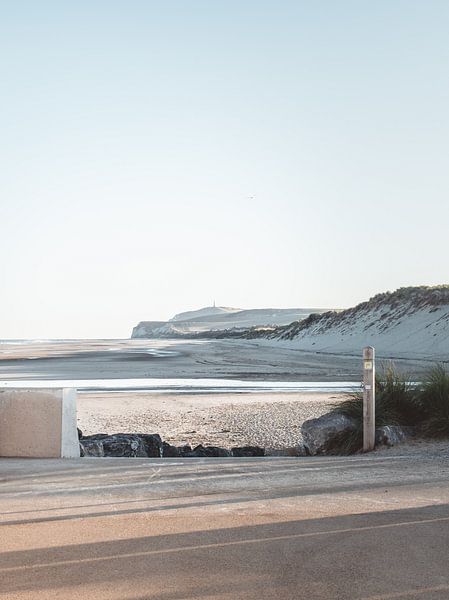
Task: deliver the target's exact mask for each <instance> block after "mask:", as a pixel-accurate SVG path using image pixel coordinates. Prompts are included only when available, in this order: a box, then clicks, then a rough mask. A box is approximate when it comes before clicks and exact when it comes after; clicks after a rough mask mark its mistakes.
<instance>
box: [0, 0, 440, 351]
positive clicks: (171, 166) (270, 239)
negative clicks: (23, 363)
mask: <svg viewBox="0 0 449 600" xmlns="http://www.w3.org/2000/svg"><path fill="white" fill-rule="evenodd" d="M448 29H449V4H448V3H447V2H444V1H442V0H429V2H426V3H423V2H419V1H414V0H410V1H406V0H379V2H376V3H372V2H359V3H355V2H353V1H349V0H342V1H341V2H338V3H334V2H331V1H330V0H324V1H323V2H320V3H314V2H310V1H309V2H303V1H296V0H295V1H293V0H280V1H277V2H274V1H266V0H260V1H255V0H247V1H246V2H241V1H236V0H229V1H227V2H214V3H208V2H204V1H198V0H189V2H187V3H186V2H181V1H177V0H173V1H172V2H170V3H162V2H155V1H143V0H130V1H128V2H126V3H125V2H120V1H118V0H111V1H108V2H106V1H105V0H93V1H92V2H84V1H81V2H77V3H75V2H68V3H60V2H56V0H52V1H51V0H42V1H41V2H39V3H36V2H31V0H28V1H24V0H17V2H14V3H6V2H5V3H0V67H1V73H2V78H1V86H2V94H1V96H0V108H1V111H0V126H1V131H2V146H1V148H0V158H1V164H2V169H1V170H0V197H1V199H2V203H1V206H2V216H1V219H0V229H1V231H0V244H1V252H2V261H1V264H2V279H3V282H4V284H3V289H2V297H1V299H0V303H1V309H2V310H1V316H0V319H1V321H0V339H21V338H22V339H23V338H27V339H32V338H38V339H39V338H40V339H48V338H122V337H128V336H129V335H130V334H131V329H132V327H133V326H134V325H136V324H137V323H138V322H139V321H142V320H167V319H168V318H170V317H172V316H173V315H175V314H176V313H179V312H184V311H188V310H195V309H198V308H201V307H203V306H207V305H208V304H211V303H212V301H213V299H214V298H215V300H216V302H217V304H220V305H222V306H236V307H240V308H265V307H273V308H289V307H317V308H326V307H330V308H345V307H349V306H353V305H355V304H357V303H359V302H362V301H364V300H367V299H368V298H369V297H371V296H373V295H374V294H376V293H379V292H384V291H387V290H390V291H393V290H395V289H397V288H399V287H403V286H408V285H437V284H441V283H446V282H447V281H448V280H449V272H448V268H447V254H448V252H447V224H448V222H449V202H448V199H447V197H448V192H449V170H448V168H447V165H448V158H449V148H448V146H449V116H448V110H447V106H448V103H449V77H448V73H449V41H448V37H447V31H448Z"/></svg>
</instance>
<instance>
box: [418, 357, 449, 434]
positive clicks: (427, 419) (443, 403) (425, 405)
mask: <svg viewBox="0 0 449 600" xmlns="http://www.w3.org/2000/svg"><path fill="white" fill-rule="evenodd" d="M418 402H419V409H420V412H421V414H422V420H423V424H422V432H423V434H424V435H426V436H429V437H435V438H442V437H449V373H448V372H447V371H446V370H445V368H444V367H443V366H442V365H436V366H434V367H433V368H432V369H431V370H430V371H429V372H428V373H427V376H426V378H425V380H424V382H423V384H422V387H421V390H420V393H419V397H418Z"/></svg>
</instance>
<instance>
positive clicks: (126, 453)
mask: <svg viewBox="0 0 449 600" xmlns="http://www.w3.org/2000/svg"><path fill="white" fill-rule="evenodd" d="M80 444H81V445H82V446H83V449H84V456H111V457H128V458H136V457H138V458H148V457H149V458H160V457H161V456H162V440H161V438H160V436H159V435H157V434H145V433H114V434H107V433H98V434H95V435H89V436H85V437H82V438H81V440H80ZM100 448H101V449H102V452H103V453H102V454H101V453H100V452H101V450H100Z"/></svg>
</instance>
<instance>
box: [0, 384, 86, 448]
mask: <svg viewBox="0 0 449 600" xmlns="http://www.w3.org/2000/svg"><path fill="white" fill-rule="evenodd" d="M79 455H80V453H79V443H78V434H77V430H76V390H74V389H62V388H56V389H7V390H5V389H4V390H0V456H16V457H35V458H76V457H79Z"/></svg>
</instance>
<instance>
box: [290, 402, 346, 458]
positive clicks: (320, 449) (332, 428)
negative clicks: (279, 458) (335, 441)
mask: <svg viewBox="0 0 449 600" xmlns="http://www.w3.org/2000/svg"><path fill="white" fill-rule="evenodd" d="M355 429H356V422H355V421H354V419H351V418H350V417H347V416H346V415H342V414H341V413H334V412H330V413H326V414H325V415H322V416H321V417H318V418H317V419H309V420H308V421H304V423H303V424H302V427H301V433H302V437H303V441H304V446H305V448H306V451H307V452H308V453H309V454H311V455H312V456H313V455H315V454H325V453H326V448H327V447H328V446H329V443H330V441H331V440H332V438H333V437H334V436H336V435H337V434H344V433H345V432H347V433H350V432H351V431H354V430H355Z"/></svg>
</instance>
